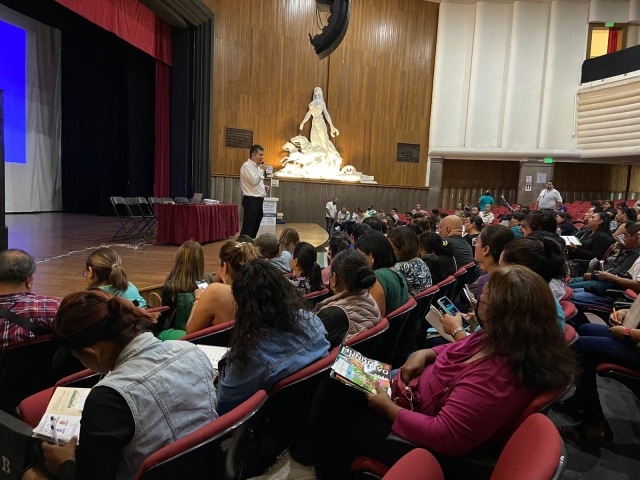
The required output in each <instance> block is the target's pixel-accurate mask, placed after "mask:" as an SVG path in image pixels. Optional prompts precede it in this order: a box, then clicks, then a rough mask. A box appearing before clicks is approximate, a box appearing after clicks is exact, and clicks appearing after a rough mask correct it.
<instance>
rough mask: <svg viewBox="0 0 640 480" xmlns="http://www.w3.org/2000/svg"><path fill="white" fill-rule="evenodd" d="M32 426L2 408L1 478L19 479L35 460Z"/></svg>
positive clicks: (0, 430) (0, 414)
mask: <svg viewBox="0 0 640 480" xmlns="http://www.w3.org/2000/svg"><path fill="white" fill-rule="evenodd" d="M31 434H32V428H31V427H30V426H29V425H27V424H26V423H24V422H23V421H21V420H18V419H17V418H15V417H13V416H11V415H9V414H8V413H7V412H3V411H1V410H0V480H19V479H21V478H22V474H23V473H24V471H25V469H26V468H27V467H28V466H29V465H30V463H31V461H32V460H33V449H34V445H35V444H36V443H39V441H38V440H37V439H35V438H34V437H32V436H31Z"/></svg>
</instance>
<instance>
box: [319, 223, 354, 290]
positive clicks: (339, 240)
mask: <svg viewBox="0 0 640 480" xmlns="http://www.w3.org/2000/svg"><path fill="white" fill-rule="evenodd" d="M350 246H351V239H350V238H349V235H348V234H347V233H346V232H336V233H335V234H334V235H333V236H332V237H331V238H330V239H329V248H328V249H327V260H328V262H329V265H328V266H326V267H324V268H323V269H322V283H323V285H329V284H330V279H331V262H332V261H333V260H332V259H333V258H335V256H336V255H338V254H339V253H340V252H342V251H343V250H349V247H350Z"/></svg>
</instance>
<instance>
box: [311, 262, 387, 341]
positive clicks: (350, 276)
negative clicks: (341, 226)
mask: <svg viewBox="0 0 640 480" xmlns="http://www.w3.org/2000/svg"><path fill="white" fill-rule="evenodd" d="M374 283H376V275H375V273H373V270H372V269H371V266H370V265H369V262H367V258H366V257H365V256H364V255H363V254H362V253H360V252H357V251H355V250H344V251H342V252H340V253H339V254H338V255H336V256H335V257H334V258H333V260H332V261H331V277H330V281H329V286H330V287H331V290H332V291H333V293H334V295H333V296H332V297H330V298H327V299H326V300H324V301H323V302H321V303H319V304H318V305H316V308H315V312H316V315H318V317H319V318H320V320H322V323H324V327H325V328H326V330H327V333H328V337H327V338H328V340H329V343H331V348H333V347H335V346H337V345H340V343H342V342H343V341H345V340H349V339H350V338H352V337H355V336H356V335H358V334H359V333H362V332H364V331H365V330H368V329H370V328H371V327H373V326H375V325H377V324H378V323H379V322H380V320H381V319H382V316H381V315H380V309H379V308H378V304H377V303H376V301H375V300H374V298H373V297H372V296H371V295H370V294H369V289H370V288H371V287H372V286H373V284H374Z"/></svg>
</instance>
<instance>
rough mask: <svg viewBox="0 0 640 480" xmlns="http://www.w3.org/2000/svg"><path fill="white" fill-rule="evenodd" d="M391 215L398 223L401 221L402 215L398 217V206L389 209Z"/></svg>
mask: <svg viewBox="0 0 640 480" xmlns="http://www.w3.org/2000/svg"><path fill="white" fill-rule="evenodd" d="M389 216H390V217H391V218H393V221H394V222H396V223H398V222H399V221H400V217H398V209H397V208H392V209H391V210H389Z"/></svg>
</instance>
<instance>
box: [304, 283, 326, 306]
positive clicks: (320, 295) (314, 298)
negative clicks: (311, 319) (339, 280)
mask: <svg viewBox="0 0 640 480" xmlns="http://www.w3.org/2000/svg"><path fill="white" fill-rule="evenodd" d="M330 296H331V290H329V289H328V288H324V289H322V290H318V291H316V292H309V293H307V294H306V295H304V297H303V298H304V299H305V300H306V301H307V303H308V304H309V305H311V306H312V307H315V306H316V305H317V304H318V303H320V302H321V301H323V300H325V299H327V298H329V297H330Z"/></svg>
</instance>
